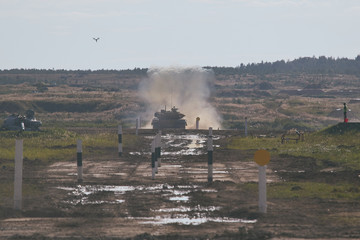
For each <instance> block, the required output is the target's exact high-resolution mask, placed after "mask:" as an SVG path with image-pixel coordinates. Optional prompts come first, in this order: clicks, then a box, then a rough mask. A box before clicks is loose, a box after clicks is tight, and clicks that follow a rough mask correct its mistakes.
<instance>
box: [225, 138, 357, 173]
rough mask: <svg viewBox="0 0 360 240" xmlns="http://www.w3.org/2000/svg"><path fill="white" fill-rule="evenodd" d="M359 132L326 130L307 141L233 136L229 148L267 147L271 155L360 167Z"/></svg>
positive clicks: (249, 148)
mask: <svg viewBox="0 0 360 240" xmlns="http://www.w3.org/2000/svg"><path fill="white" fill-rule="evenodd" d="M359 137H360V132H346V133H344V134H341V135H340V134H326V133H325V132H324V131H320V132H315V133H309V134H306V135H305V141H304V142H301V141H299V142H298V143H297V144H296V143H294V142H290V143H285V144H281V140H280V137H277V138H257V137H247V138H243V137H234V138H232V139H231V141H230V142H229V144H228V146H227V148H229V149H240V150H254V151H255V150H257V149H266V150H268V151H270V154H271V155H281V154H286V155H290V156H296V157H311V158H315V159H317V160H320V162H321V161H328V162H329V161H330V162H333V163H336V164H337V165H340V166H342V167H344V168H349V169H352V170H360V161H359V159H360V142H359Z"/></svg>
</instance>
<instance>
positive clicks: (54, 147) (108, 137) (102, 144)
mask: <svg viewBox="0 0 360 240" xmlns="http://www.w3.org/2000/svg"><path fill="white" fill-rule="evenodd" d="M2 133H3V134H2V135H1V136H0V159H1V161H0V167H1V168H2V167H5V168H7V167H13V166H14V163H13V160H14V158H15V140H16V139H23V149H24V152H23V157H24V161H29V162H36V163H37V164H44V165H46V164H49V163H52V162H55V161H68V160H72V159H73V158H74V156H76V144H77V139H81V140H82V146H83V154H84V155H86V154H105V153H107V152H109V149H114V151H116V150H117V147H118V138H117V134H116V133H115V132H114V133H110V132H103V133H96V134H95V133H88V134H87V133H84V134H76V133H74V132H71V131H66V130H64V129H60V128H55V129H52V130H46V131H40V132H23V133H18V132H11V131H5V132H2ZM138 141H139V139H138V138H137V136H133V135H124V136H123V142H124V147H127V146H132V145H135V144H137V143H138Z"/></svg>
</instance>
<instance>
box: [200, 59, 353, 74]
mask: <svg viewBox="0 0 360 240" xmlns="http://www.w3.org/2000/svg"><path fill="white" fill-rule="evenodd" d="M206 68H209V69H213V70H214V72H215V73H216V74H223V75H235V74H253V75H264V74H275V73H288V74H290V73H305V74H354V75H360V55H358V56H357V57H356V58H355V59H348V58H337V59H335V58H332V57H324V56H321V57H319V58H316V57H303V58H298V59H295V60H293V61H284V60H280V61H276V62H261V63H251V64H247V65H244V64H240V66H237V67H206Z"/></svg>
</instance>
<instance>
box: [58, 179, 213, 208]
mask: <svg viewBox="0 0 360 240" xmlns="http://www.w3.org/2000/svg"><path fill="white" fill-rule="evenodd" d="M57 189H60V190H64V191H66V192H67V195H68V196H69V198H71V200H67V201H64V202H65V203H68V204H71V205H77V204H81V205H88V204H121V203H123V202H125V200H124V199H122V195H124V194H125V193H127V192H136V191H141V193H145V194H160V195H161V196H162V197H163V198H165V199H167V200H170V201H177V202H188V201H189V199H190V196H189V194H190V193H191V192H194V191H203V192H216V190H215V189H209V188H201V187H200V186H199V185H177V186H176V187H175V186H171V185H167V184H157V185H153V186H116V185H78V186H76V187H57ZM101 193H102V194H105V193H112V194H113V198H115V199H114V200H111V201H107V200H101V199H96V200H90V199H94V198H96V197H98V198H101Z"/></svg>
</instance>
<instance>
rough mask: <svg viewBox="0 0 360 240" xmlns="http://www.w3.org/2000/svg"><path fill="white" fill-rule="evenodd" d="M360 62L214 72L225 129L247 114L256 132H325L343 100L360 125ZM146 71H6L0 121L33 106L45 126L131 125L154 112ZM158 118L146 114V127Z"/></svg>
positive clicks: (304, 61) (1, 78) (1, 77)
mask: <svg viewBox="0 0 360 240" xmlns="http://www.w3.org/2000/svg"><path fill="white" fill-rule="evenodd" d="M359 63H360V57H359V56H358V57H357V58H356V59H354V60H351V59H332V58H324V57H320V58H301V59H296V60H294V61H288V62H285V61H277V62H274V63H259V64H248V65H240V66H239V67H236V68H229V67H206V68H211V69H212V70H213V71H214V74H215V82H214V85H213V87H212V94H211V97H210V99H209V101H210V103H211V104H212V105H213V106H215V107H216V109H217V111H218V112H219V114H220V115H221V117H222V125H223V128H238V129H242V128H244V118H245V117H247V118H248V121H249V125H250V129H254V130H255V129H264V128H266V129H269V128H270V129H273V130H277V131H281V130H284V129H289V128H293V127H295V128H299V129H303V130H314V129H320V128H323V127H326V126H328V125H330V124H335V123H337V122H339V121H342V111H341V107H342V103H343V102H347V103H349V108H350V109H351V112H349V120H350V122H356V121H360V119H359V116H360V103H359V101H357V100H356V99H357V98H358V96H359V95H360V89H359V88H358V83H359V80H360V70H359V69H360V67H359ZM329 69H331V71H330V70H329ZM146 72H147V69H133V70H98V71H90V70H84V71H83V70H77V71H70V70H69V71H67V70H36V69H13V70H2V71H0V85H1V89H0V116H1V118H2V119H4V118H5V117H6V116H7V115H8V114H11V113H24V112H25V111H26V110H27V109H29V108H32V109H34V110H35V112H36V116H37V118H38V119H41V120H42V121H43V122H44V124H45V126H46V125H47V124H51V125H53V124H57V123H59V122H61V123H68V124H70V125H71V124H72V123H74V122H76V123H77V124H79V121H81V122H84V123H87V122H97V123H104V122H105V123H106V122H119V121H122V122H124V123H126V124H128V126H131V125H133V122H134V119H135V118H136V117H138V116H141V114H142V113H144V112H145V111H146V105H145V103H144V102H143V100H142V99H141V98H140V97H139V93H138V87H139V83H140V82H141V81H142V80H143V79H144V78H146V77H147V75H146ZM168 104H169V105H170V103H168ZM178 107H179V108H180V110H181V106H178ZM339 109H340V110H339ZM150 120H151V119H144V117H143V122H142V124H143V125H144V124H145V123H146V122H148V121H150Z"/></svg>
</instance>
